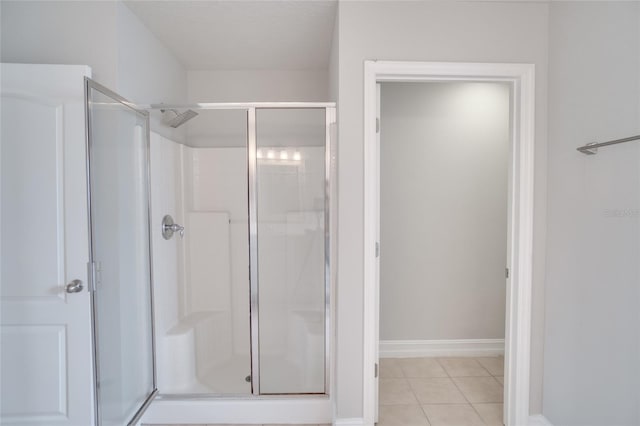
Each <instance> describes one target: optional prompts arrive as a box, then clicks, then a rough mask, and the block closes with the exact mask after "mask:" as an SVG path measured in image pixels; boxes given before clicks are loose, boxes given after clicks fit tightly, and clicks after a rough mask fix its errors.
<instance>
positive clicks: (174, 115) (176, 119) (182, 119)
mask: <svg viewBox="0 0 640 426" xmlns="http://www.w3.org/2000/svg"><path fill="white" fill-rule="evenodd" d="M160 112H161V113H162V122H163V123H164V124H166V125H167V126H170V127H173V128H174V129H175V128H176V127H180V126H182V125H183V124H184V123H186V122H187V121H189V120H191V119H192V118H193V117H195V116H197V115H198V113H197V112H195V111H194V110H192V109H188V110H186V111H184V112H182V113H181V112H178V110H176V109H161V110H160Z"/></svg>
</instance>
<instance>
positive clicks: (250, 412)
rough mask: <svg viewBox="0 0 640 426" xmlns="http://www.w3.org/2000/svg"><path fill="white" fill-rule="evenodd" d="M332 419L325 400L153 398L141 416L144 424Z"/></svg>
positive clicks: (314, 422) (307, 421)
mask: <svg viewBox="0 0 640 426" xmlns="http://www.w3.org/2000/svg"><path fill="white" fill-rule="evenodd" d="M331 420H332V412H331V401H330V400H329V398H327V397H318V398H263V399H254V398H247V399H226V398H220V399H209V398H206V399H199V400H198V399H192V400H189V399H183V400H162V399H156V400H155V401H153V403H152V404H151V405H150V406H149V408H148V409H147V411H146V413H145V414H144V416H143V417H142V423H144V424H150V423H151V424H154V423H158V424H174V423H175V424H211V423H222V424H234V423H243V424H264V423H278V424H287V423H297V424H324V423H331Z"/></svg>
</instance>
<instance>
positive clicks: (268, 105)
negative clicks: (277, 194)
mask: <svg viewBox="0 0 640 426" xmlns="http://www.w3.org/2000/svg"><path fill="white" fill-rule="evenodd" d="M137 108H141V109H146V110H159V109H176V110H183V109H192V110H195V111H197V110H226V111H229V110H242V111H245V112H246V114H247V121H246V124H247V145H246V146H247V169H248V196H249V203H248V204H249V223H248V225H249V284H250V292H249V294H250V304H249V310H250V311H249V314H250V320H249V324H250V327H249V328H250V336H251V337H250V338H251V347H250V354H251V394H216V393H195V394H193V393H192V394H169V395H163V394H162V393H160V394H159V395H158V398H160V399H164V400H182V399H185V398H189V399H193V398H196V399H219V398H224V399H229V398H241V399H246V398H251V399H287V398H292V397H293V398H305V397H306V398H317V397H322V396H330V395H331V394H332V393H333V392H332V391H331V386H333V385H334V383H335V380H332V379H331V378H332V377H333V376H334V368H335V367H334V365H335V362H333V360H334V359H333V358H334V356H333V354H334V351H333V345H332V344H331V343H332V337H333V336H335V330H334V328H333V327H334V324H335V321H334V320H333V319H334V308H333V306H332V304H331V296H332V294H334V288H333V285H334V283H335V279H334V278H335V277H334V276H333V274H334V272H335V271H334V268H332V264H333V260H334V257H335V249H334V244H335V241H334V239H332V238H331V235H332V234H333V235H335V232H332V231H335V229H334V227H335V225H336V223H335V220H334V219H333V218H334V217H336V214H335V208H334V205H333V204H332V203H331V198H332V197H331V196H332V191H334V189H335V188H334V186H333V182H332V176H333V174H334V172H335V171H336V167H335V155H333V153H334V152H335V148H336V147H335V141H336V135H337V132H336V104H335V102H200V103H194V104H151V105H138V106H137ZM268 109H323V110H324V111H325V145H324V150H325V151H324V153H325V164H324V178H325V180H324V191H325V193H324V195H325V198H324V199H325V203H324V290H325V300H324V305H325V310H324V315H325V341H324V348H325V351H324V352H325V353H324V370H325V371H324V373H325V374H324V392H323V393H282V394H261V393H260V358H259V354H260V343H259V309H260V306H259V301H258V283H259V276H258V220H257V199H258V193H257V165H258V163H257V144H258V141H257V123H256V112H257V111H258V110H268ZM332 212H333V213H334V214H332Z"/></svg>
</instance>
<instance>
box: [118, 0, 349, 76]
mask: <svg viewBox="0 0 640 426" xmlns="http://www.w3.org/2000/svg"><path fill="white" fill-rule="evenodd" d="M125 3H126V5H127V6H128V7H129V9H131V11H132V12H133V13H135V14H136V15H137V16H138V18H139V19H140V20H141V21H142V22H143V23H144V24H145V25H146V26H147V28H149V30H150V31H151V32H153V33H154V34H155V35H156V37H158V39H160V41H161V42H162V43H163V44H164V45H165V46H166V47H167V48H168V49H169V50H170V51H171V52H172V53H173V54H174V55H175V56H176V57H177V58H178V60H180V62H182V64H183V65H184V66H185V67H186V68H187V69H188V70H212V69H226V70H236V69H258V70H259V69H289V70H294V69H295V70H324V69H327V68H328V64H329V54H330V50H331V39H332V35H333V27H334V22H335V15H336V10H337V2H336V0H263V1H244V0H234V1H229V0H226V1H218V0H205V1H202V0H200V1H187V0H169V1H165V0H162V1H155V0H152V1H126V2H125Z"/></svg>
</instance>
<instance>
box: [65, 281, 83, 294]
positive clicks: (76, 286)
mask: <svg viewBox="0 0 640 426" xmlns="http://www.w3.org/2000/svg"><path fill="white" fill-rule="evenodd" d="M83 288H84V287H83V285H82V281H80V280H73V281H71V282H70V283H69V284H67V286H66V287H65V290H66V291H67V293H80V292H81V291H82V289H83Z"/></svg>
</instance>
